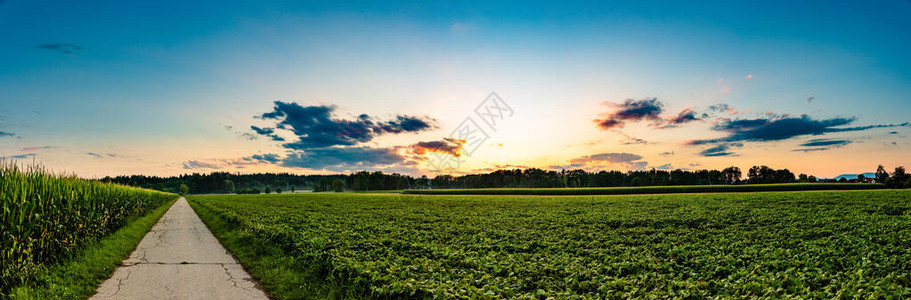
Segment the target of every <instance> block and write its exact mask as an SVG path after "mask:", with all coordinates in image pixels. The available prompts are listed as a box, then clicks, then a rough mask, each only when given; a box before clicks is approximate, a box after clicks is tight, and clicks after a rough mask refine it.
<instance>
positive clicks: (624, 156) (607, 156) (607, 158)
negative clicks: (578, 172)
mask: <svg viewBox="0 0 911 300" xmlns="http://www.w3.org/2000/svg"><path fill="white" fill-rule="evenodd" d="M640 159H642V156H639V155H636V154H632V153H600V154H593V155H587V156H582V157H578V158H574V159H571V160H569V162H570V163H573V164H579V163H581V164H587V163H592V162H608V163H627V164H628V163H632V162H634V161H637V160H640Z"/></svg>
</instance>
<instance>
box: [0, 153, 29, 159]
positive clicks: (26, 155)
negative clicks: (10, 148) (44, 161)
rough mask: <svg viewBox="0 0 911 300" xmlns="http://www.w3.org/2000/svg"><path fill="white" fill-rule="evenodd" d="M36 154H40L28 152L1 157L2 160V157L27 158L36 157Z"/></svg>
mask: <svg viewBox="0 0 911 300" xmlns="http://www.w3.org/2000/svg"><path fill="white" fill-rule="evenodd" d="M34 156H38V154H37V153H26V154H19V155H10V156H3V157H0V160H2V159H25V158H29V157H34Z"/></svg>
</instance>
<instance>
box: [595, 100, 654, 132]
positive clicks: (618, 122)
mask: <svg viewBox="0 0 911 300" xmlns="http://www.w3.org/2000/svg"><path fill="white" fill-rule="evenodd" d="M605 104H607V105H608V106H611V107H614V108H615V110H614V111H613V112H611V113H609V114H607V115H606V116H605V117H604V118H603V119H596V120H595V123H596V124H598V127H599V128H601V129H602V130H609V129H613V128H621V127H623V124H624V123H626V122H634V121H639V120H653V121H658V120H661V112H662V111H664V108H663V104H662V103H661V102H660V101H658V99H656V98H652V99H643V100H633V99H627V100H626V101H624V102H623V103H619V104H617V103H610V102H605Z"/></svg>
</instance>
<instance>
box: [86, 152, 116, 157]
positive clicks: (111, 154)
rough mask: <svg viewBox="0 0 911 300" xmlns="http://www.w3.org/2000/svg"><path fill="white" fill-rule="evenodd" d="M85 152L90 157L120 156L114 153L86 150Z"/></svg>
mask: <svg viewBox="0 0 911 300" xmlns="http://www.w3.org/2000/svg"><path fill="white" fill-rule="evenodd" d="M86 154H87V155H89V156H91V157H94V158H108V157H120V156H121V155H120V154H115V153H95V152H88V153H86Z"/></svg>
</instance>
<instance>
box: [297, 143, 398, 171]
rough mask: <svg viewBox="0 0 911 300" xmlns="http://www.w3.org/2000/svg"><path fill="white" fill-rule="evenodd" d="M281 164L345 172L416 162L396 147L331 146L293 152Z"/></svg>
mask: <svg viewBox="0 0 911 300" xmlns="http://www.w3.org/2000/svg"><path fill="white" fill-rule="evenodd" d="M280 164H281V165H282V166H285V167H294V168H306V169H314V170H331V171H338V172H343V171H353V170H363V169H367V168H377V167H386V166H394V165H401V164H406V165H409V164H415V163H414V162H410V161H407V160H406V158H405V157H404V156H402V155H401V154H400V153H399V152H398V151H397V150H396V149H395V148H370V147H331V148H321V149H310V150H304V151H301V152H296V153H291V154H289V155H288V156H287V157H285V158H284V159H282V161H281V163H280Z"/></svg>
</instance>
